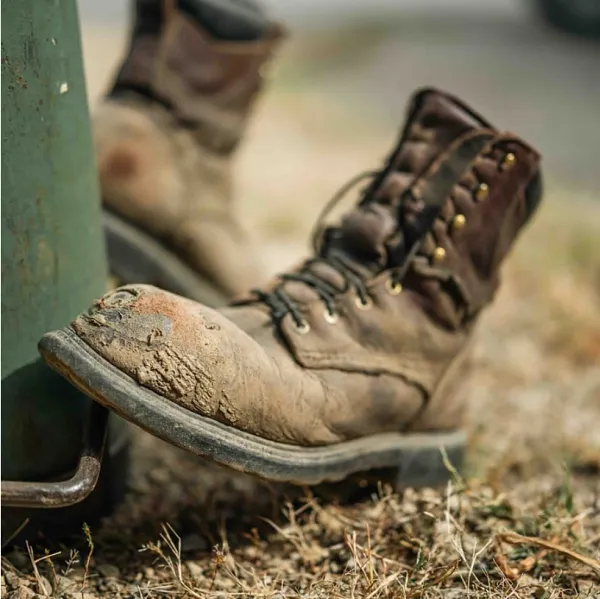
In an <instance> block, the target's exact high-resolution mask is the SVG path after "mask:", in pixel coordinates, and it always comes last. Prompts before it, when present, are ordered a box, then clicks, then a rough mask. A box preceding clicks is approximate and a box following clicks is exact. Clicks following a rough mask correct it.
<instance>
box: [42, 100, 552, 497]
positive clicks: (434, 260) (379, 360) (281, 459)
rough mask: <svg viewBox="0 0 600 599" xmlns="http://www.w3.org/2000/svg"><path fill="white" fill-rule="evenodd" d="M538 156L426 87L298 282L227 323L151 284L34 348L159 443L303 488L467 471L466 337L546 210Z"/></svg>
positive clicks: (261, 294) (280, 285)
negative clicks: (388, 471)
mask: <svg viewBox="0 0 600 599" xmlns="http://www.w3.org/2000/svg"><path fill="white" fill-rule="evenodd" d="M538 163H539V155H538V154H537V152H536V151H535V150H533V149H532V148H531V147H530V146H528V145H527V144H526V143H524V142H523V141H521V140H520V139H519V138H518V137H516V136H515V135H513V134H511V133H501V132H498V131H497V130H496V129H494V128H493V127H492V126H491V125H490V124H489V123H488V122H486V121H485V120H483V118H481V117H480V116H478V115H477V114H476V113H475V112H473V111H472V110H471V109H469V108H467V107H466V106H465V105H464V104H463V103H462V102H460V101H459V100H457V99H456V98H453V97H452V96H449V95H446V94H444V93H441V92H438V91H436V90H431V89H426V90H422V91H420V92H419V93H417V94H416V95H415V96H414V98H413V100H412V103H411V105H410V108H409V111H408V118H407V125H406V126H405V128H404V131H403V133H402V136H401V139H400V142H399V143H398V145H397V147H396V148H395V149H394V150H393V152H392V153H391V155H390V157H389V159H388V161H387V163H386V164H385V166H384V167H383V169H382V170H381V171H380V172H379V173H378V174H377V175H376V176H375V177H374V179H373V181H372V182H371V184H370V185H369V186H368V187H367V188H366V190H365V191H364V192H363V193H362V195H361V197H360V199H359V201H358V203H357V205H356V206H355V208H354V209H353V210H352V211H350V212H349V213H348V214H346V216H345V217H344V218H343V219H342V220H341V222H340V223H339V224H338V225H337V226H328V227H322V228H321V230H320V234H319V235H318V236H317V242H316V247H315V249H314V255H313V256H312V257H311V258H309V259H308V260H306V261H305V262H304V263H303V264H302V265H301V266H300V267H299V268H297V269H296V270H293V271H291V272H288V273H286V274H283V275H281V276H280V277H278V279H277V280H276V281H274V282H273V284H272V285H271V286H270V287H269V288H267V289H264V290H262V291H254V292H252V293H250V294H249V295H248V296H247V297H246V298H245V299H243V300H240V301H239V302H238V303H236V305H232V306H230V307H227V308H224V309H222V310H220V311H215V310H213V309H210V308H207V307H205V306H203V305H200V304H198V303H195V302H193V301H190V300H187V299H183V298H181V297H177V296H176V295H172V294H170V293H167V292H164V291H161V290H159V289H156V288H154V287H149V286H126V287H122V288H120V289H118V290H116V291H114V292H113V293H110V294H108V295H106V296H105V297H103V298H102V299H100V300H98V301H97V302H96V303H95V304H94V305H93V306H92V307H91V308H90V310H89V311H88V312H87V313H85V314H82V315H81V316H80V317H79V318H77V319H76V320H75V321H74V322H73V323H72V324H71V326H70V327H68V328H67V329H64V330H62V331H58V332H53V333H48V334H47V335H45V336H44V337H43V339H42V340H41V343H40V350H41V353H42V355H43V356H44V358H45V359H46V361H47V362H48V363H49V364H50V365H51V366H52V367H54V368H55V369H56V370H58V371H59V372H60V373H62V374H63V375H64V376H66V377H68V378H69V379H70V380H71V381H72V382H73V383H74V384H75V385H77V387H79V388H80V389H82V390H83V391H84V392H86V393H87V394H89V395H90V396H91V397H93V398H94V399H96V400H97V401H99V402H100V403H102V404H104V405H105V406H108V407H109V408H112V409H113V410H115V411H116V412H118V413H119V414H120V415H121V416H123V417H124V418H127V419H128V420H130V421H132V422H134V423H135V424H137V425H139V426H141V427H142V428H144V429H146V430H148V431H150V432H151V433H153V434H154V435H156V436H158V437H161V438H163V439H165V440H167V441H169V442H171V443H173V444H175V445H178V446H180V447H182V448H184V449H186V450H189V451H191V452H194V453H196V454H199V455H202V456H206V457H208V458H211V459H213V460H215V461H217V462H219V463H221V464H225V465H227V466H230V467H232V468H235V469H237V470H242V471H244V472H249V473H252V474H256V475H259V476H261V477H264V478H267V479H272V480H278V481H290V482H295V483H306V484H312V483H319V482H321V481H335V480H339V479H342V478H344V477H346V476H347V475H349V474H350V473H354V472H364V471H367V470H370V469H379V468H396V469H397V472H398V481H399V482H400V483H401V484H414V485H420V484H427V485H429V484H435V483H437V482H440V481H442V480H444V479H446V478H447V476H448V472H447V469H446V468H445V467H444V463H443V459H442V453H443V452H441V451H440V448H442V447H445V449H446V452H447V454H448V456H449V457H450V460H451V461H452V462H453V463H455V464H456V463H457V462H459V461H460V457H461V453H462V449H463V446H464V436H463V433H462V432H460V426H461V422H462V418H461V416H462V410H463V404H464V395H463V394H462V385H463V384H464V381H465V369H466V364H467V363H468V362H467V356H468V350H469V345H470V343H469V342H470V340H471V338H472V336H473V331H474V328H475V325H476V323H477V320H478V319H479V315H480V313H481V311H482V310H483V309H484V308H485V307H486V306H487V305H488V304H489V303H490V302H491V301H492V299H493V297H494V294H495V292H496V290H497V288H498V284H499V268H500V265H501V264H502V262H503V260H504V258H505V257H506V255H507V253H508V251H509V249H510V248H511V246H512V244H513V242H514V240H515V238H516V237H517V235H518V233H519V231H520V230H521V228H522V227H523V226H524V225H525V224H526V223H527V221H528V220H529V219H530V217H531V215H532V214H533V212H534V210H535V208H536V206H537V204H538V202H539V200H540V195H541V184H540V173H539V167H538Z"/></svg>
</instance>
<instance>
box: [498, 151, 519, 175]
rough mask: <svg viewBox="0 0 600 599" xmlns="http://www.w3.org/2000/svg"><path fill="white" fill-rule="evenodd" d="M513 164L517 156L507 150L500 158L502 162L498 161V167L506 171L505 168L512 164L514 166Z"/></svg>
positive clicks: (515, 162)
mask: <svg viewBox="0 0 600 599" xmlns="http://www.w3.org/2000/svg"><path fill="white" fill-rule="evenodd" d="M515 164H517V157H516V156H515V155H514V154H513V153H512V152H509V153H508V154H506V156H504V158H503V159H502V162H501V163H500V167H501V169H502V170H503V171H507V170H509V169H511V168H512V167H513V166H515Z"/></svg>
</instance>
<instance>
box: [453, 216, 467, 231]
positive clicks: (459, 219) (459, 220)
mask: <svg viewBox="0 0 600 599" xmlns="http://www.w3.org/2000/svg"><path fill="white" fill-rule="evenodd" d="M466 224H467V219H466V218H465V215H464V214H457V215H456V216H455V217H454V218H453V219H452V228H453V229H462V228H463V227H464V226H465V225H466Z"/></svg>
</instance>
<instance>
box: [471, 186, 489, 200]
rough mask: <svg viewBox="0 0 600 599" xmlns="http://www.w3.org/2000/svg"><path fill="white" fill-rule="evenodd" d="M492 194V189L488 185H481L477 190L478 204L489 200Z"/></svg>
mask: <svg viewBox="0 0 600 599" xmlns="http://www.w3.org/2000/svg"><path fill="white" fill-rule="evenodd" d="M489 194H490V187H489V185H488V184H487V183H480V184H479V186H478V187H477V189H476V190H475V199H476V200H477V201H478V202H483V201H485V200H487V198H488V195H489Z"/></svg>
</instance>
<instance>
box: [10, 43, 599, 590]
mask: <svg viewBox="0 0 600 599" xmlns="http://www.w3.org/2000/svg"><path fill="white" fill-rule="evenodd" d="M294 60H295V58H294V55H293V54H291V55H290V56H289V57H288V66H287V67H286V68H287V69H289V68H291V67H290V65H293V61H294ZM290 81H291V83H290ZM334 99H335V98H334ZM352 119H354V120H352ZM349 123H352V126H349ZM395 133H396V132H395V130H394V131H390V130H389V129H383V128H382V127H381V126H380V125H373V126H370V125H369V123H368V122H365V120H364V119H363V118H361V119H358V118H357V117H356V116H354V117H352V115H351V114H350V113H349V112H348V111H345V112H340V111H339V110H338V106H337V104H336V102H335V101H332V97H331V95H329V94H328V93H327V91H326V90H324V89H323V88H321V87H319V85H316V86H314V87H312V88H311V90H308V89H307V88H303V87H302V86H301V85H299V84H298V79H294V78H293V77H290V78H289V79H288V81H287V82H286V83H285V84H281V85H280V86H279V87H278V88H276V89H275V90H274V92H273V93H272V94H271V95H270V96H268V98H267V99H266V103H265V105H263V107H262V109H261V111H260V112H259V114H258V116H257V119H256V120H255V122H254V123H253V126H252V128H251V131H250V140H249V143H248V144H247V147H246V148H245V149H244V152H243V155H242V156H241V161H240V165H239V166H240V169H239V175H240V181H239V187H240V189H243V190H244V198H243V202H242V204H241V208H242V211H243V214H244V218H245V221H246V223H247V224H248V226H250V227H251V228H252V229H253V232H254V234H255V236H256V237H257V238H258V239H260V240H261V241H264V244H263V246H262V247H263V248H264V256H265V261H266V262H267V264H268V266H269V269H270V270H278V269H279V268H282V267H285V266H286V265H287V264H288V263H289V262H291V261H292V260H293V259H295V258H296V257H297V256H298V254H299V253H300V252H302V251H303V249H304V246H305V240H306V239H307V233H308V230H309V228H310V224H311V223H312V221H313V220H314V217H315V216H316V214H317V212H318V210H319V208H320V206H321V205H322V203H323V202H324V201H325V200H326V199H327V198H328V197H329V196H330V195H331V194H332V193H333V192H334V191H335V189H336V188H337V187H338V186H339V185H341V184H342V183H343V182H344V181H345V180H346V179H347V178H349V177H350V176H352V175H353V174H355V173H356V172H357V171H360V170H363V169H365V168H370V167H373V166H376V165H377V163H378V162H379V160H380V159H381V158H382V157H383V155H384V152H385V151H386V149H387V146H388V145H389V143H390V141H391V140H392V139H393V138H394V136H395ZM357 140H360V143H358V142H357ZM275 157H276V158H277V160H276V161H275V160H274V158H275ZM273 165H276V166H273ZM323 165H327V168H323ZM583 195H585V194H583ZM598 222H600V204H598V203H597V202H596V203H595V204H594V203H593V202H592V201H590V199H589V198H586V197H580V193H579V191H578V190H574V189H563V188H561V186H560V185H559V184H556V183H555V182H553V181H552V180H550V181H549V184H548V193H547V198H546V202H545V205H544V207H543V208H542V210H541V212H540V214H539V217H538V218H537V219H536V221H535V223H534V225H533V226H532V227H531V229H530V230H529V231H527V232H526V234H525V235H524V236H523V239H522V240H520V242H519V244H518V246H517V249H516V251H515V253H514V255H513V256H512V257H511V259H510V261H509V263H508V264H507V268H506V270H505V282H504V285H503V287H502V290H501V292H500V294H499V296H498V298H497V301H496V303H495V304H494V306H493V307H492V309H490V310H489V312H488V314H487V315H486V316H485V318H484V320H483V322H482V325H481V327H480V330H479V333H478V340H477V347H476V356H475V361H474V368H473V376H472V377H471V378H470V379H469V380H468V381H465V394H466V395H467V397H468V400H469V405H470V410H469V415H468V423H467V427H468V430H469V432H470V439H471V447H470V453H469V463H468V467H467V470H466V472H465V473H463V476H464V477H465V478H464V479H463V478H460V477H459V476H454V477H453V481H452V483H451V484H449V485H448V486H447V487H445V488H443V489H437V490H433V489H423V490H420V491H415V490H412V489H406V490H404V491H402V492H398V493H396V492H394V491H393V490H392V488H391V487H390V486H388V485H387V483H386V482H385V481H383V482H382V483H380V484H378V485H375V486H372V485H370V484H363V483H362V482H361V481H360V480H353V481H349V482H348V483H346V484H343V485H335V486H328V487H320V488H317V489H297V488H293V487H287V486H278V485H270V484H267V483H264V482H261V481H258V480H254V479H250V478H247V477H245V476H242V475H238V474H234V473H230V472H228V471H224V470H221V469H219V468H216V467H215V466H211V465H208V464H205V463H202V462H200V461H198V460H197V459H195V458H193V457H192V456H189V455H186V454H183V453H182V452H180V451H178V450H176V449H174V448H171V447H169V446H166V445H165V444H163V443H161V442H160V441H157V440H155V439H153V438H150V437H149V436H147V435H144V434H142V433H141V432H136V434H135V438H134V440H135V443H134V467H133V478H132V482H131V490H130V492H129V494H128V496H127V499H126V502H125V504H124V505H123V506H122V507H121V508H120V509H119V510H118V512H117V513H116V514H115V515H114V516H113V517H111V518H110V519H109V520H108V521H106V522H105V523H104V525H103V526H102V527H101V528H100V529H98V530H94V531H92V532H91V533H90V532H87V533H84V532H82V534H81V537H80V538H79V539H75V540H73V542H72V543H69V544H68V545H67V546H63V545H58V546H56V545H50V544H48V543H44V542H37V543H36V544H35V545H34V546H33V547H32V548H30V553H29V554H28V553H27V552H26V551H14V552H13V553H11V554H10V555H9V556H7V558H3V565H4V568H3V581H2V582H3V591H4V592H5V591H10V594H9V596H10V597H11V598H13V597H14V598H15V599H16V598H17V597H19V598H27V597H33V596H34V594H38V595H42V596H56V597H59V596H65V597H69V598H71V597H81V598H82V599H90V598H91V597H100V596H101V597H137V598H140V599H141V598H144V597H188V598H191V597H197V598H201V599H204V598H212V597H215V598H216V597H246V598H250V597H261V598H263V597H264V598H265V599H266V598H272V599H275V598H277V599H284V598H292V597H298V598H300V597H302V598H306V599H319V598H323V599H325V598H334V597H339V598H344V599H346V598H353V597H356V598H361V599H384V598H392V597H393V598H408V597H411V598H423V599H425V598H436V597H440V598H441V597H445V598H457V599H458V598H463V597H478V598H486V597H490V598H493V597H498V598H500V597H515V598H520V597H523V598H525V597H528V598H529V597H533V598H536V599H542V598H545V599H551V598H552V599H558V598H561V597H590V598H591V597H598V596H599V593H600V592H599V591H598V589H599V588H600V564H599V562H598V560H599V559H600V549H599V547H600V484H599V482H598V481H599V478H600V477H599V474H600V425H599V423H600V407H599V406H600V367H599V364H600V309H599V308H600V238H599V237H598V235H597V226H598V225H597V223H598ZM3 594H4V593H3Z"/></svg>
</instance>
